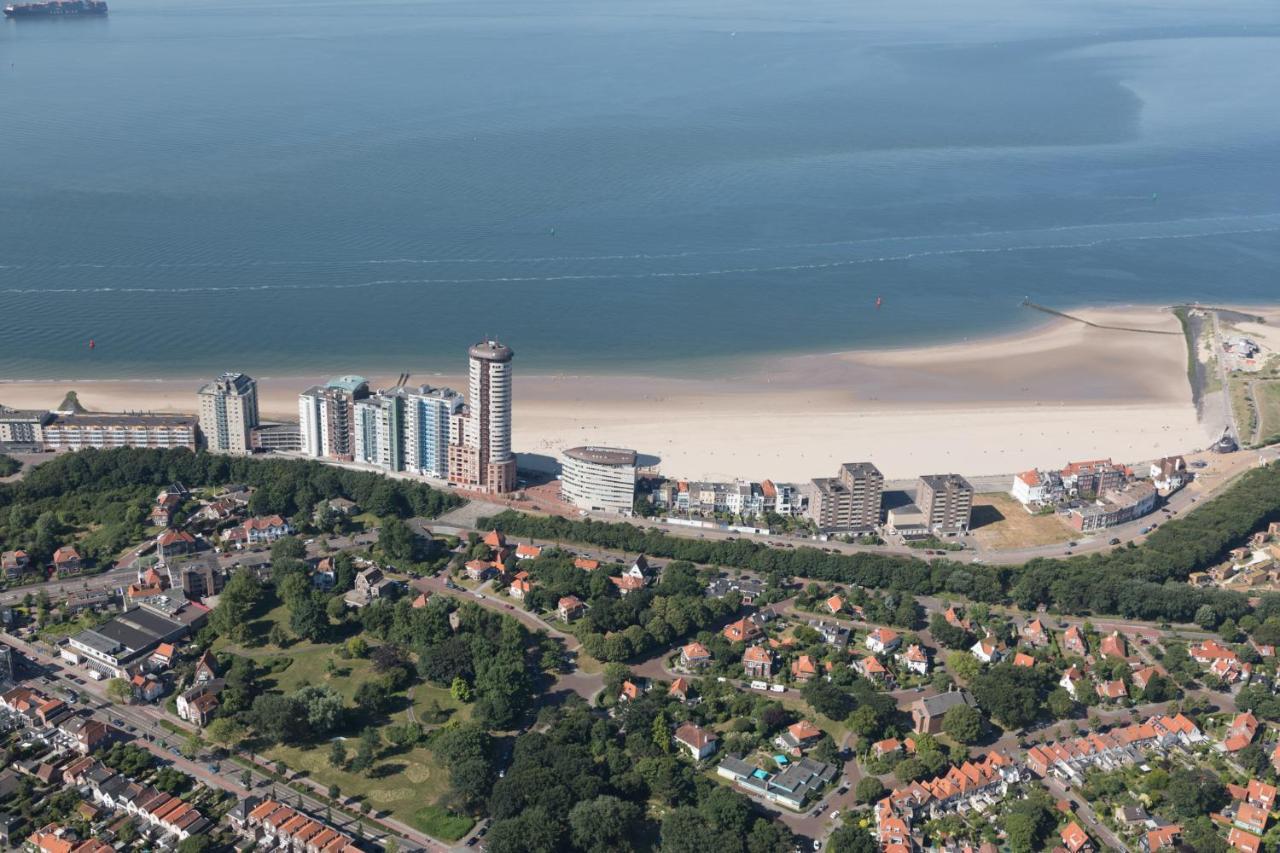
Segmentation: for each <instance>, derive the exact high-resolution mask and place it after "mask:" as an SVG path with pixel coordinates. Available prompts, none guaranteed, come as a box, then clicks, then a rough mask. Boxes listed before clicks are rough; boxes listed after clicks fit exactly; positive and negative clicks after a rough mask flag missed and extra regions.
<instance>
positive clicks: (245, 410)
mask: <svg viewBox="0 0 1280 853" xmlns="http://www.w3.org/2000/svg"><path fill="white" fill-rule="evenodd" d="M198 395H199V397H200V431H201V432H202V433H204V441H205V446H206V447H208V448H209V449H210V450H216V451H219V452H221V453H252V452H253V442H252V439H251V433H252V431H253V428H254V427H256V426H257V425H258V383H256V382H254V381H253V379H252V378H251V377H248V376H245V375H244V374H243V373H224V374H222V375H221V376H219V377H218V378H217V379H215V380H213V381H212V382H210V383H209V384H207V385H205V386H203V387H202V388H201V389H200V391H199V392H198Z"/></svg>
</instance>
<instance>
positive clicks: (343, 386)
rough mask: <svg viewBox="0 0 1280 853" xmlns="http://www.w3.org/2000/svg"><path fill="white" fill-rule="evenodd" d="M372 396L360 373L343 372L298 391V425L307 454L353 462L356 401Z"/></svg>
mask: <svg viewBox="0 0 1280 853" xmlns="http://www.w3.org/2000/svg"><path fill="white" fill-rule="evenodd" d="M368 396H369V383H368V382H366V381H365V379H364V378H363V377H360V376H340V377H338V378H336V379H331V380H329V382H328V383H326V384H325V385H316V386H314V387H312V388H308V389H307V390H306V391H303V392H302V393H301V394H300V395H298V428H299V432H300V433H301V435H302V452H303V453H305V454H306V455H307V456H316V457H323V458H325V459H337V460H341V461H344V462H350V461H352V460H353V459H354V458H355V404H356V401H357V400H363V399H365V398H366V397H368Z"/></svg>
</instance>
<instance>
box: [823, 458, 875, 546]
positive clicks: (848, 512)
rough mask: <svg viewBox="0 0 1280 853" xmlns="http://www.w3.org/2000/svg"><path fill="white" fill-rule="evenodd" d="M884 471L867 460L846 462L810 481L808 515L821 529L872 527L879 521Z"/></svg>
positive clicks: (863, 529)
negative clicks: (829, 474) (828, 474)
mask: <svg viewBox="0 0 1280 853" xmlns="http://www.w3.org/2000/svg"><path fill="white" fill-rule="evenodd" d="M883 491H884V475H883V474H881V473H880V469H879V468H877V467H876V466H875V465H872V464H871V463H870V462H846V463H844V464H843V465H841V466H840V473H839V474H838V475H837V476H835V477H819V478H818V479H815V480H811V481H810V485H809V510H808V515H809V518H811V519H812V520H813V522H814V523H815V524H817V525H818V527H819V528H821V529H822V530H847V531H854V532H859V531H871V530H874V529H875V528H876V525H878V524H879V523H880V499H881V493H882V492H883Z"/></svg>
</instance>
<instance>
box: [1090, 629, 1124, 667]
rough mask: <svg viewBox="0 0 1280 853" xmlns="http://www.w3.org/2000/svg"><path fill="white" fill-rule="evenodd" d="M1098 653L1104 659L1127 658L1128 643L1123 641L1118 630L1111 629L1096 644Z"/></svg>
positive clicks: (1122, 636)
mask: <svg viewBox="0 0 1280 853" xmlns="http://www.w3.org/2000/svg"><path fill="white" fill-rule="evenodd" d="M1098 653H1099V654H1100V655H1102V657H1103V658H1104V659H1105V658H1114V659H1118V660H1127V659H1128V657H1129V644H1128V643H1126V642H1125V639H1124V635H1123V634H1121V633H1120V632H1119V631H1112V632H1111V633H1110V634H1108V635H1107V636H1105V637H1103V638H1102V642H1101V643H1100V644H1099V645H1098Z"/></svg>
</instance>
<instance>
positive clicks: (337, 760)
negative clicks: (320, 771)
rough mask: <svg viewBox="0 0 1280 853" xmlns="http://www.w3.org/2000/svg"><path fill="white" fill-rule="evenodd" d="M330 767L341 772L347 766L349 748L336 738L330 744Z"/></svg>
mask: <svg viewBox="0 0 1280 853" xmlns="http://www.w3.org/2000/svg"><path fill="white" fill-rule="evenodd" d="M329 766H330V767H336V768H338V769H339V770H341V769H342V768H343V767H346V766H347V746H346V744H344V743H343V742H342V741H340V740H338V739H336V738H335V739H334V740H332V741H330V743H329Z"/></svg>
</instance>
